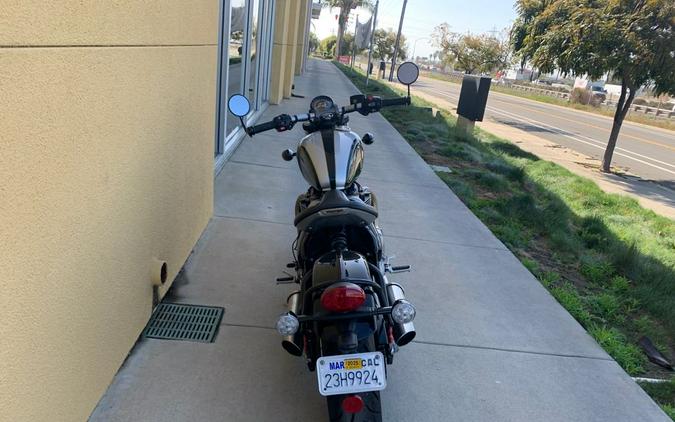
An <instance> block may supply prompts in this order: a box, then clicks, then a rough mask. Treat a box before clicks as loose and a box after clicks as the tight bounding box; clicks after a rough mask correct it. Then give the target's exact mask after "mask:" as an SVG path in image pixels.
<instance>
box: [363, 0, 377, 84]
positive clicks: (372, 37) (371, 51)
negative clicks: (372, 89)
mask: <svg viewBox="0 0 675 422" xmlns="http://www.w3.org/2000/svg"><path fill="white" fill-rule="evenodd" d="M379 6H380V0H377V1H376V2H375V14H374V15H373V27H372V31H370V49H368V64H367V65H366V86H368V78H369V77H370V60H371V59H372V58H373V42H374V40H375V28H376V25H377V8H378V7H379Z"/></svg>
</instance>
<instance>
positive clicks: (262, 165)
mask: <svg viewBox="0 0 675 422" xmlns="http://www.w3.org/2000/svg"><path fill="white" fill-rule="evenodd" d="M229 162H230V163H236V164H245V165H248V166H258V167H268V168H273V169H281V170H293V171H296V169H295V168H294V167H288V166H275V165H274V164H262V163H251V162H249V161H240V160H230V161H229Z"/></svg>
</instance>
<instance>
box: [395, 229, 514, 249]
mask: <svg viewBox="0 0 675 422" xmlns="http://www.w3.org/2000/svg"><path fill="white" fill-rule="evenodd" d="M384 237H385V238H387V237H391V238H393V239H403V240H415V241H418V242H430V243H440V244H442V245H452V246H463V247H465V248H477V249H491V250H495V251H501V252H510V251H509V250H508V249H507V248H505V247H496V246H479V245H467V244H466V243H459V242H448V241H447V240H433V239H422V238H419V237H410V236H399V235H395V234H387V233H384Z"/></svg>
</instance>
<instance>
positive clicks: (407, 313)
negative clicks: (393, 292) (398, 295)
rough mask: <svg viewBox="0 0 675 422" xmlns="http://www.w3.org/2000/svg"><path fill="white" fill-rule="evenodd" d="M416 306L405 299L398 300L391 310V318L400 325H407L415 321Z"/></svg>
mask: <svg viewBox="0 0 675 422" xmlns="http://www.w3.org/2000/svg"><path fill="white" fill-rule="evenodd" d="M416 313H417V311H416V310H415V306H414V305H413V304H412V303H410V302H408V301H407V300H405V299H401V300H397V301H396V303H394V306H392V308H391V317H392V319H393V320H394V321H395V322H396V323H398V324H406V323H408V322H411V321H412V320H414V319H415V314H416Z"/></svg>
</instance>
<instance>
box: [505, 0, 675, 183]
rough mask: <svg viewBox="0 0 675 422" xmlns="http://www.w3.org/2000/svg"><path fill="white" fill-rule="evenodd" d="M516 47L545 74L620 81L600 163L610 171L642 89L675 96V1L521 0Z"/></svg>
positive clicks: (515, 32) (514, 42) (516, 27)
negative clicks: (611, 77) (556, 71)
mask: <svg viewBox="0 0 675 422" xmlns="http://www.w3.org/2000/svg"><path fill="white" fill-rule="evenodd" d="M516 9H517V12H518V18H517V19H516V21H515V23H514V26H513V28H512V30H511V34H512V45H513V48H514V50H515V52H516V53H517V54H518V55H519V56H520V57H521V60H529V61H531V62H532V63H533V64H534V65H535V66H536V67H537V68H539V70H540V71H542V72H551V71H553V70H554V69H556V68H558V69H560V70H561V71H562V72H565V73H571V74H573V75H587V76H588V77H589V78H591V79H599V78H601V77H602V76H603V75H604V74H606V73H611V74H613V75H614V76H615V77H617V78H619V79H620V80H621V95H620V96H619V100H618V101H617V104H616V111H615V112H614V121H613V124H612V130H611V132H610V135H609V140H608V141H607V148H606V149H605V154H604V156H603V159H602V171H604V172H609V171H610V168H611V162H612V155H613V154H614V148H615V147H616V141H617V139H618V136H619V131H620V130H621V125H622V124H623V121H624V118H625V117H626V114H627V113H628V111H629V110H630V106H631V104H632V102H633V99H635V94H636V93H637V90H638V89H639V88H640V87H641V86H643V85H650V86H653V87H654V91H655V94H657V95H659V94H675V70H674V69H675V34H674V33H673V25H674V23H675V19H674V16H675V2H673V1H672V0H518V1H517V2H516Z"/></svg>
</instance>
